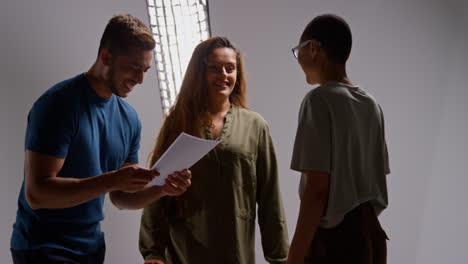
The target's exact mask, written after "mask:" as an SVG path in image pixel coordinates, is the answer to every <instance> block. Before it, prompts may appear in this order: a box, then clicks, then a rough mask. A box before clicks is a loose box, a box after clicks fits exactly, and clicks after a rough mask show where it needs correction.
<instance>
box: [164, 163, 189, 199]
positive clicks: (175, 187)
mask: <svg viewBox="0 0 468 264" xmlns="http://www.w3.org/2000/svg"><path fill="white" fill-rule="evenodd" d="M191 178H192V172H191V171H189V170H187V169H185V170H183V171H182V172H174V173H173V174H171V175H169V177H167V179H166V182H165V184H164V185H163V188H162V191H163V192H164V193H165V194H166V195H169V196H178V195H181V194H183V193H184V192H185V191H187V188H188V187H190V185H192V182H191V181H190V179H191Z"/></svg>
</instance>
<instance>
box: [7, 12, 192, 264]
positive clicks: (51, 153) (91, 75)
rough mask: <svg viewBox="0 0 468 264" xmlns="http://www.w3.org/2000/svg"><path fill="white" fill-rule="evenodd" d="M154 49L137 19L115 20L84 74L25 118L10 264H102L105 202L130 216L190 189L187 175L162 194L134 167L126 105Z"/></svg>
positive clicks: (136, 129)
mask: <svg viewBox="0 0 468 264" xmlns="http://www.w3.org/2000/svg"><path fill="white" fill-rule="evenodd" d="M154 47H155V41H154V39H153V37H152V34H151V32H150V31H149V30H148V28H147V27H146V26H145V25H144V23H143V22H141V21H140V20H139V19H137V18H135V17H133V16H131V15H118V16H115V17H113V18H112V19H111V20H110V21H109V23H108V24H107V26H106V29H105V31H104V34H103V36H102V39H101V43H100V47H99V53H98V58H97V60H96V62H95V63H94V64H93V66H92V67H91V68H90V69H89V71H88V72H86V73H83V74H79V75H77V76H76V77H73V78H71V79H68V80H65V81H63V82H60V83H58V84H56V85H54V86H53V87H52V88H50V89H49V90H47V91H46V92H45V93H44V94H43V95H42V96H41V97H40V98H39V99H38V100H37V101H36V102H35V103H34V105H33V107H32V109H31V111H30V112H29V115H28V124H27V129H26V139H25V162H24V182H23V184H22V187H21V191H20V194H19V199H18V211H17V217H16V222H15V224H14V225H13V234H12V237H11V252H12V258H13V262H14V263H103V261H104V255H105V243H104V236H103V233H102V231H101V228H100V221H102V220H103V218H104V216H103V211H102V206H103V201H104V195H105V194H106V193H108V192H109V193H110V198H111V201H112V203H113V204H114V205H116V206H117V207H118V208H120V209H137V208H142V207H144V206H146V205H149V204H150V203H151V202H153V201H154V200H157V199H159V198H161V197H163V196H166V195H171V196H173V195H180V194H182V193H183V192H185V190H186V189H187V188H188V187H189V186H190V176H191V175H190V171H188V170H185V171H183V172H180V173H175V174H174V175H171V176H170V177H169V178H168V179H167V180H166V184H165V185H164V186H146V185H147V183H148V182H149V181H151V180H152V179H153V178H154V177H155V176H157V175H158V173H157V172H154V171H151V170H148V169H145V168H141V167H138V166H137V165H136V164H137V163H138V150H139V147H140V131H141V124H140V120H139V119H138V116H137V113H136V111H135V110H134V109H133V108H132V107H131V106H130V105H129V104H128V103H127V102H125V101H124V100H123V99H122V97H126V96H127V95H128V94H129V93H130V92H131V91H132V89H133V88H134V87H135V86H136V85H137V84H141V83H142V82H143V78H144V75H145V73H146V71H147V70H148V69H149V68H150V65H151V60H152V53H153V49H154Z"/></svg>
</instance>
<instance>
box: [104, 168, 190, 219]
mask: <svg viewBox="0 0 468 264" xmlns="http://www.w3.org/2000/svg"><path fill="white" fill-rule="evenodd" d="M130 165H135V164H128V163H127V164H124V165H123V166H130ZM191 176H192V173H191V172H190V171H189V170H183V171H181V172H175V173H174V174H171V175H169V177H168V178H167V179H166V182H165V184H164V185H163V186H156V185H154V186H146V187H145V188H143V189H142V190H140V191H138V192H134V193H129V192H123V191H119V190H117V191H112V192H110V193H109V197H110V199H111V201H112V203H113V204H114V205H115V206H116V207H117V208H119V209H121V210H122V209H130V210H136V209H141V208H143V207H146V206H148V205H150V204H151V203H153V202H154V201H156V200H159V199H161V198H162V197H164V196H166V195H168V196H178V195H181V194H183V193H184V192H185V191H186V190H187V188H188V187H189V186H190V185H191V180H190V179H191Z"/></svg>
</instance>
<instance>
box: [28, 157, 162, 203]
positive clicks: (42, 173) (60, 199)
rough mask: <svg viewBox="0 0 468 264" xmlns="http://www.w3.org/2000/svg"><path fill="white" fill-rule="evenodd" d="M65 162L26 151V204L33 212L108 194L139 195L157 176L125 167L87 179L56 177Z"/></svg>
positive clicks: (135, 167) (133, 167) (132, 167)
mask: <svg viewBox="0 0 468 264" xmlns="http://www.w3.org/2000/svg"><path fill="white" fill-rule="evenodd" d="M64 162H65V159H64V158H57V157H53V156H50V155H45V154H41V153H37V152H33V151H30V150H26V152H25V159H24V170H25V195H26V201H27V202H28V204H29V206H30V207H31V208H32V209H33V210H37V209H40V208H48V209H61V208H68V207H73V206H76V205H79V204H82V203H85V202H87V201H89V200H92V199H94V198H96V197H99V196H101V195H103V194H105V193H107V192H109V191H113V190H122V191H127V192H135V191H139V190H141V189H142V188H144V186H145V185H146V184H147V183H148V182H149V181H151V180H152V179H153V178H154V177H155V176H156V173H155V172H152V171H150V170H147V169H144V168H140V167H137V166H128V167H125V168H122V169H120V170H116V171H110V172H107V173H104V174H101V175H98V176H94V177H89V178H83V179H81V178H64V177H57V175H58V173H59V172H60V170H61V169H62V167H63V164H64Z"/></svg>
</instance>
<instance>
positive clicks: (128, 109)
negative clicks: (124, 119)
mask: <svg viewBox="0 0 468 264" xmlns="http://www.w3.org/2000/svg"><path fill="white" fill-rule="evenodd" d="M114 96H115V97H116V100H117V102H118V104H119V106H120V109H121V110H122V111H124V113H125V115H127V116H129V117H130V118H131V120H132V121H134V122H140V120H139V118H138V112H137V111H136V110H135V108H134V107H133V106H132V105H131V104H130V103H129V102H127V101H126V100H125V99H123V98H121V97H120V96H116V95H114Z"/></svg>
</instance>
